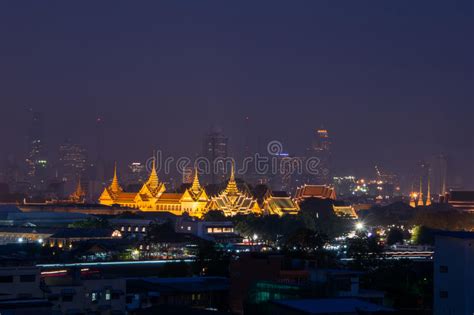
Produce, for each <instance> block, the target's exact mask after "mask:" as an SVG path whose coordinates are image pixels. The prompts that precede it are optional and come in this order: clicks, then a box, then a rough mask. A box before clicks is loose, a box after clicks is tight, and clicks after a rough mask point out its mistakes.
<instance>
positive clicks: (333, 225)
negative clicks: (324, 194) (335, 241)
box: [300, 198, 352, 237]
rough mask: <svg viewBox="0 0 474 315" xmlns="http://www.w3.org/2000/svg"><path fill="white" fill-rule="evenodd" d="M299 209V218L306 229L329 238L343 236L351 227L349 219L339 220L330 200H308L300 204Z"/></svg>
mask: <svg viewBox="0 0 474 315" xmlns="http://www.w3.org/2000/svg"><path fill="white" fill-rule="evenodd" d="M300 208H301V212H300V216H301V218H302V220H303V222H304V225H305V226H306V228H308V229H311V230H313V231H319V232H320V233H323V234H326V235H328V236H329V237H334V236H338V235H341V234H344V233H345V232H347V231H349V230H350V228H351V227H352V224H351V220H350V219H348V218H340V217H338V216H337V215H336V214H335V213H334V209H333V201H332V200H329V199H320V198H308V199H306V200H305V201H303V202H302V203H301V205H300Z"/></svg>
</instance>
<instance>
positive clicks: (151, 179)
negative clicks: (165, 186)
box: [147, 153, 160, 188]
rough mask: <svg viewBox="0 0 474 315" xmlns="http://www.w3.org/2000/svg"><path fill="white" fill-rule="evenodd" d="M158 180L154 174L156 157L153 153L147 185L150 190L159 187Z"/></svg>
mask: <svg viewBox="0 0 474 315" xmlns="http://www.w3.org/2000/svg"><path fill="white" fill-rule="evenodd" d="M159 182H160V181H159V179H158V174H157V173H156V157H155V153H153V163H152V166H151V173H150V177H149V178H148V181H147V184H148V186H150V187H151V188H157V187H158V185H159Z"/></svg>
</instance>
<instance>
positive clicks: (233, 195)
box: [208, 164, 262, 216]
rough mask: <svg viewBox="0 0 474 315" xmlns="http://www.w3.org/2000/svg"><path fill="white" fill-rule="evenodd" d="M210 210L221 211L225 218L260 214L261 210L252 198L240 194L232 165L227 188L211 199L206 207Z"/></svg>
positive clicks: (242, 193)
mask: <svg viewBox="0 0 474 315" xmlns="http://www.w3.org/2000/svg"><path fill="white" fill-rule="evenodd" d="M208 209H210V210H221V211H222V212H224V215H225V216H235V215H242V214H243V215H245V214H252V213H253V214H262V209H261V208H260V206H259V205H258V202H257V200H256V199H254V198H253V197H251V196H249V195H248V194H246V193H244V192H242V191H240V190H239V188H238V187H237V182H236V181H235V170H234V164H232V169H231V173H230V178H229V182H228V183H227V187H226V188H225V189H224V191H222V192H221V193H220V194H219V195H218V196H215V197H212V198H211V202H210V204H209V206H208Z"/></svg>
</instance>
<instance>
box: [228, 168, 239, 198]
mask: <svg viewBox="0 0 474 315" xmlns="http://www.w3.org/2000/svg"><path fill="white" fill-rule="evenodd" d="M225 191H226V192H227V193H228V194H229V193H230V194H236V193H238V192H239V190H238V188H237V183H236V182H235V169H234V162H232V168H231V171H230V178H229V182H228V183H227V188H226V189H225Z"/></svg>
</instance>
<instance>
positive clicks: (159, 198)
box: [99, 161, 262, 218]
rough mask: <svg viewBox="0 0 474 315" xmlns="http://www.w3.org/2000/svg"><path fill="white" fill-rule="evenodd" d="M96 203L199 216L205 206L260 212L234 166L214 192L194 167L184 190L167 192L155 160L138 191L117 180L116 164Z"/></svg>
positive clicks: (228, 211) (229, 212) (235, 212)
mask: <svg viewBox="0 0 474 315" xmlns="http://www.w3.org/2000/svg"><path fill="white" fill-rule="evenodd" d="M99 203H100V204H102V205H106V206H112V205H118V206H121V207H127V208H132V209H139V210H141V211H164V212H170V213H172V214H175V215H183V214H185V213H186V214H188V215H190V216H193V217H197V218H202V217H203V216H204V214H205V213H206V212H207V211H208V210H220V211H223V212H224V214H225V215H226V216H234V215H238V214H250V213H254V214H262V209H261V208H260V206H259V205H258V203H257V200H256V199H255V198H253V197H252V196H250V194H247V193H245V192H243V191H241V190H239V188H238V187H237V183H236V181H235V172H234V167H232V172H231V176H230V179H229V182H228V184H227V187H226V189H225V190H224V191H222V192H221V193H219V194H218V195H217V196H213V197H209V196H208V195H207V193H206V191H205V190H204V188H203V187H202V186H201V184H200V183H199V178H198V173H197V170H195V173H194V179H193V183H192V185H191V187H190V188H188V189H186V190H185V191H184V193H169V192H166V187H165V184H164V183H163V182H161V181H160V180H159V178H158V174H157V172H156V167H155V161H153V167H152V170H151V173H150V176H149V178H148V180H147V181H146V182H145V183H144V184H143V186H142V187H141V188H140V190H139V191H138V192H125V191H124V190H123V189H122V187H121V186H120V184H119V180H118V176H117V167H115V169H114V176H113V179H112V183H111V184H110V185H109V186H108V187H106V188H105V189H104V191H103V192H102V194H101V196H100V197H99Z"/></svg>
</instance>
